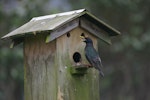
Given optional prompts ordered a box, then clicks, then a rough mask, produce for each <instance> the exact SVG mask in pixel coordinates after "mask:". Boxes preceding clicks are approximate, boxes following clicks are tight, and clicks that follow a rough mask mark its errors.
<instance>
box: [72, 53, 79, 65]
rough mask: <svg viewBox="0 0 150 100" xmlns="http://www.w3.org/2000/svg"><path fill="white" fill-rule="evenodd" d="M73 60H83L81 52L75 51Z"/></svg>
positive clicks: (76, 61)
mask: <svg viewBox="0 0 150 100" xmlns="http://www.w3.org/2000/svg"><path fill="white" fill-rule="evenodd" d="M73 60H74V62H75V63H78V62H80V61H81V54H80V53H79V52H75V53H74V54H73Z"/></svg>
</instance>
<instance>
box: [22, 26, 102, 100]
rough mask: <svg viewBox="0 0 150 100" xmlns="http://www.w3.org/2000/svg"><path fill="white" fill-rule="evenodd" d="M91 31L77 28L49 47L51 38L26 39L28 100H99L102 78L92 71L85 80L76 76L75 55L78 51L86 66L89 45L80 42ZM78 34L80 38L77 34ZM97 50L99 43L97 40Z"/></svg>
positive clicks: (26, 89)
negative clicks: (86, 51) (73, 72)
mask: <svg viewBox="0 0 150 100" xmlns="http://www.w3.org/2000/svg"><path fill="white" fill-rule="evenodd" d="M82 32H84V33H85V34H87V35H88V36H90V37H91V38H93V39H94V38H95V37H94V36H92V35H90V34H89V33H88V32H87V31H85V30H83V29H81V28H76V29H74V30H72V31H71V32H70V36H69V37H67V35H66V34H64V35H63V36H61V37H59V38H57V39H55V40H53V41H51V42H49V43H45V38H46V36H47V34H37V35H36V36H30V37H26V38H25V41H24V57H25V58H24V60H25V62H24V63H25V66H24V67H25V76H24V78H25V100H99V98H100V96H99V77H98V72H97V71H96V70H95V69H94V68H89V69H88V70H87V74H85V75H83V76H73V75H72V74H71V71H70V69H71V68H72V67H73V66H74V61H73V58H72V56H73V53H74V52H76V51H78V52H79V53H80V54H81V56H82V63H86V64H87V61H86V59H85V56H84V46H85V44H84V43H83V42H82V41H81V40H80V38H79V36H80V34H81V33H82ZM75 33H76V34H75ZM94 44H95V46H96V45H97V40H95V39H94Z"/></svg>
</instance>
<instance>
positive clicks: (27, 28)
mask: <svg viewBox="0 0 150 100" xmlns="http://www.w3.org/2000/svg"><path fill="white" fill-rule="evenodd" d="M81 17H84V18H85V19H87V20H88V21H90V22H91V23H93V24H95V25H96V26H97V27H100V28H101V29H103V30H104V31H105V32H106V33H108V35H109V36H115V35H119V34H120V32H119V31H117V30H116V29H114V28H113V27H111V26H109V25H108V24H106V23H105V22H103V21H102V20H100V19H98V18H96V17H95V16H94V15H92V14H91V13H89V12H88V11H87V10H86V9H80V10H74V11H69V12H64V13H58V14H52V15H46V16H40V17H34V18H32V19H31V20H30V21H29V22H27V23H26V24H24V25H22V26H21V27H19V28H17V29H16V30H14V31H12V32H10V33H8V34H7V35H5V36H3V37H2V39H7V38H11V39H15V38H19V37H23V36H24V35H26V34H31V33H34V32H41V33H42V31H50V34H51V32H52V31H54V30H57V29H58V28H59V27H62V26H63V25H65V24H66V23H69V22H71V21H73V20H75V19H77V18H81ZM79 24H80V22H79ZM79 24H78V25H79ZM76 26H77V25H76ZM76 26H75V27H76ZM63 34H64V33H62V34H58V36H57V35H54V37H52V38H51V39H50V40H49V41H51V40H53V39H55V38H57V37H59V36H61V35H63ZM97 36H98V35H97ZM98 37H99V36H98Z"/></svg>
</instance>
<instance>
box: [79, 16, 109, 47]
mask: <svg viewBox="0 0 150 100" xmlns="http://www.w3.org/2000/svg"><path fill="white" fill-rule="evenodd" d="M80 26H81V28H84V29H85V30H87V31H89V32H90V33H92V34H93V35H95V36H97V37H98V38H100V39H102V40H103V41H105V42H106V43H108V44H111V40H110V36H109V35H108V33H107V32H106V31H104V30H103V29H101V28H99V27H98V26H96V25H95V24H94V23H92V22H90V21H88V20H87V19H85V18H83V17H81V18H80Z"/></svg>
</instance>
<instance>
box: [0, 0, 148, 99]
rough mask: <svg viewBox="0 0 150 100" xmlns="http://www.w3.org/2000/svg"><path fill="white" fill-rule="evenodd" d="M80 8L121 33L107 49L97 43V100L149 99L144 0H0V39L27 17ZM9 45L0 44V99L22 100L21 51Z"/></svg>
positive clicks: (105, 46) (101, 43) (146, 17)
mask: <svg viewBox="0 0 150 100" xmlns="http://www.w3.org/2000/svg"><path fill="white" fill-rule="evenodd" d="M81 8H86V9H88V10H89V11H90V12H91V13H92V14H94V15H95V16H97V17H98V18H100V19H101V20H103V21H105V22H106V23H108V24H109V25H111V26H113V27H114V28H116V29H118V30H119V31H120V32H121V33H122V34H121V35H120V36H117V37H113V38H112V43H113V44H112V45H107V44H105V43H103V42H102V41H99V51H100V55H101V59H102V63H103V65H104V66H105V67H104V68H103V70H104V73H105V78H104V79H102V80H101V100H150V61H149V60H150V20H149V18H150V0H0V37H2V36H4V35H5V34H7V33H9V32H10V31H12V30H14V29H16V28H17V27H19V26H21V25H23V24H25V23H26V22H28V21H29V20H30V19H31V18H32V17H37V16H42V15H48V14H53V13H59V12H64V11H70V10H77V9H81ZM9 44H10V41H3V40H0V100H23V98H24V96H23V94H24V93H23V91H24V89H23V86H24V84H23V80H24V79H23V49H22V45H20V46H17V47H15V48H13V49H10V48H9ZM93 92H94V91H93Z"/></svg>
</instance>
